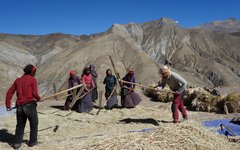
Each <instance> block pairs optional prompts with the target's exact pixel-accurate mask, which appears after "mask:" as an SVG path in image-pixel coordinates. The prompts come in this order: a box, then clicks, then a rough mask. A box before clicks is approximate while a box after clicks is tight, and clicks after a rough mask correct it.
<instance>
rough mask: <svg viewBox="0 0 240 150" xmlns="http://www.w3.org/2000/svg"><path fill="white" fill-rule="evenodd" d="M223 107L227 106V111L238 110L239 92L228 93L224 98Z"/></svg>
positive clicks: (236, 111) (239, 109)
mask: <svg viewBox="0 0 240 150" xmlns="http://www.w3.org/2000/svg"><path fill="white" fill-rule="evenodd" d="M223 101H224V105H225V109H226V108H227V110H225V111H228V113H238V112H240V94H238V93H231V94H228V95H227V96H226V97H225V98H224V99H223Z"/></svg>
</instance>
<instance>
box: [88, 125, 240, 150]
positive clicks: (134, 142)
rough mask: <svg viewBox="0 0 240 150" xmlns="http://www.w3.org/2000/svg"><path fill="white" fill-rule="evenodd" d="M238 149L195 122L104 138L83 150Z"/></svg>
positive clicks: (236, 145) (238, 146)
mask: <svg viewBox="0 0 240 150" xmlns="http://www.w3.org/2000/svg"><path fill="white" fill-rule="evenodd" d="M229 148H230V149H236V150H237V149H239V148H240V145H239V144H237V143H230V142H229V141H228V140H227V138H225V137H223V136H220V135H217V134H215V133H212V132H209V131H208V130H207V129H205V128H203V127H201V126H200V124H199V123H197V122H193V121H192V122H190V123H181V124H178V125H172V124H170V125H164V126H161V127H159V128H156V129H155V130H153V131H152V132H149V133H129V134H124V135H122V136H118V137H114V138H105V139H103V140H100V141H98V142H97V143H96V144H93V145H88V146H87V147H84V148H83V149H92V150H94V149H111V150H118V149H138V150H142V149H184V150H195V149H197V150H206V149H218V150H225V149H229Z"/></svg>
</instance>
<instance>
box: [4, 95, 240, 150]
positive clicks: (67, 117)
mask: <svg viewBox="0 0 240 150" xmlns="http://www.w3.org/2000/svg"><path fill="white" fill-rule="evenodd" d="M141 97H142V99H143V101H142V103H141V104H140V105H139V106H137V107H136V108H134V109H114V110H105V109H102V110H101V111H100V113H99V114H98V115H96V113H97V111H98V109H96V108H95V109H93V110H92V111H91V112H90V113H77V112H75V111H63V110H62V109H63V104H64V100H60V101H54V100H48V101H45V102H42V103H39V104H38V116H39V133H38V140H39V144H38V145H37V146H36V147H33V148H29V147H28V146H27V145H26V144H25V143H23V144H22V149H23V150H25V149H34V150H46V149H49V150H55V149H56V150H65V149H79V150H80V149H81V150H82V149H223V150H225V149H231V150H233V149H236V150H237V149H240V144H239V143H232V142H229V141H228V139H227V138H226V137H224V136H221V135H217V134H216V133H212V132H210V131H209V129H206V128H204V127H202V126H201V122H202V121H205V120H214V119H223V118H232V117H233V116H236V115H239V114H230V115H223V114H215V113H206V112H193V111H188V115H189V120H188V121H186V122H182V123H179V124H173V123H171V121H172V118H171V116H172V114H171V109H170V108H171V103H159V102H153V101H150V100H149V98H147V97H145V96H143V95H141ZM119 100H120V98H119ZM97 103H98V102H97ZM0 118H1V123H0V125H1V130H0V135H1V136H0V149H4V150H8V149H9V150H10V149H12V148H11V147H10V146H9V143H11V142H12V141H13V134H14V130H15V126H16V119H15V115H14V114H13V115H9V116H1V117H0ZM180 118H181V117H180ZM28 138H29V124H28V123H27V126H26V128H25V135H24V141H27V140H28Z"/></svg>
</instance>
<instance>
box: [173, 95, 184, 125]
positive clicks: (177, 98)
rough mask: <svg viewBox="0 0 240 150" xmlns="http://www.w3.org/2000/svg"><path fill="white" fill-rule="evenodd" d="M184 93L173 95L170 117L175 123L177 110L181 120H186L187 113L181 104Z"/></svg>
mask: <svg viewBox="0 0 240 150" xmlns="http://www.w3.org/2000/svg"><path fill="white" fill-rule="evenodd" d="M184 94H185V92H183V93H182V94H173V96H174V100H173V102H172V117H173V120H174V121H175V122H178V121H179V116H178V110H179V111H180V112H181V113H182V116H183V118H185V119H187V112H186V109H185V107H184V104H183V97H184Z"/></svg>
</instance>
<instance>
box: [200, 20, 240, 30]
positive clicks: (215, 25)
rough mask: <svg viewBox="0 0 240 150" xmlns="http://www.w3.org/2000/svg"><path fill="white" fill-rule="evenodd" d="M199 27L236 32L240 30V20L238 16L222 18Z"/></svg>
mask: <svg viewBox="0 0 240 150" xmlns="http://www.w3.org/2000/svg"><path fill="white" fill-rule="evenodd" d="M197 28H200V29H205V30H208V31H216V32H224V33H234V32H240V21H239V20H237V19H236V18H229V19H227V20H220V21H215V22H211V23H205V24H203V25H200V26H198V27H197Z"/></svg>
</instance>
